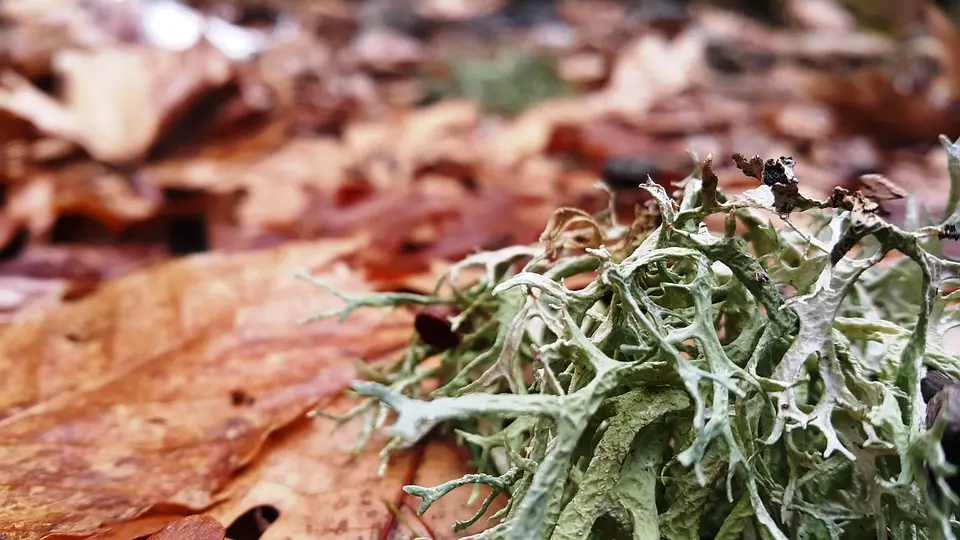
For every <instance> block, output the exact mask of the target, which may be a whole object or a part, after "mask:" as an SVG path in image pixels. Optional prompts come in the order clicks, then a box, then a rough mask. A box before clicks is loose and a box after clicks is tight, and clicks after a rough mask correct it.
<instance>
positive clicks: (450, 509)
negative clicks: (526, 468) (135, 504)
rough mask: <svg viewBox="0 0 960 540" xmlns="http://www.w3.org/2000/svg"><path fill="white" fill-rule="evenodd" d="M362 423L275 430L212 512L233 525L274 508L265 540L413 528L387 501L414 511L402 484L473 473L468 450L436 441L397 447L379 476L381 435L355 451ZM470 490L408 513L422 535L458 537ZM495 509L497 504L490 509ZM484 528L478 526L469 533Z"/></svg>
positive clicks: (328, 539) (373, 534) (344, 402)
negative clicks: (257, 510) (252, 513)
mask: <svg viewBox="0 0 960 540" xmlns="http://www.w3.org/2000/svg"><path fill="white" fill-rule="evenodd" d="M355 404H356V401H353V400H348V399H338V400H337V401H336V402H335V403H334V404H332V405H331V406H329V407H326V408H325V410H326V411H327V412H331V413H333V412H341V413H342V412H345V411H346V410H348V409H349V407H350V406H352V405H355ZM360 422H361V421H360V420H359V419H358V420H355V421H352V422H348V423H347V424H345V425H343V426H341V427H340V428H339V429H337V430H336V431H333V432H331V430H332V429H333V427H334V425H335V424H334V422H333V421H332V420H327V419H320V420H317V421H316V422H308V421H301V422H298V423H297V424H294V425H292V426H291V427H290V428H288V429H286V430H284V431H283V432H281V433H279V434H277V436H275V437H273V438H272V439H271V440H270V441H269V442H268V443H267V445H266V446H265V447H264V449H263V451H262V452H261V455H260V457H258V459H257V460H256V461H255V462H253V463H252V464H251V466H250V467H249V468H248V469H247V470H246V471H244V472H243V473H242V474H241V475H239V476H238V477H237V478H236V479H235V480H234V481H232V482H231V483H230V485H228V486H227V487H226V488H225V489H224V491H223V496H224V497H225V498H226V502H224V503H223V504H221V505H220V506H217V507H216V508H214V509H213V510H211V512H210V513H211V515H213V516H214V517H216V518H217V519H219V520H220V522H221V523H224V524H229V523H233V522H234V521H235V520H236V519H237V518H238V517H239V516H241V515H242V514H244V513H246V512H247V511H248V510H249V509H251V508H255V507H259V506H265V505H266V506H270V507H273V508H275V509H276V510H277V511H278V513H279V517H278V518H277V519H276V521H274V522H273V523H272V524H271V525H270V526H269V527H268V528H267V530H266V531H265V532H264V534H263V536H262V537H261V540H280V539H284V538H311V539H316V540H334V539H339V538H357V539H370V540H374V539H379V538H390V537H391V536H390V535H391V534H395V532H396V533H401V534H402V533H408V532H409V531H408V530H407V529H406V527H405V526H404V525H403V524H401V523H399V520H398V519H396V518H395V516H394V513H393V511H392V510H391V508H390V507H391V506H393V507H394V508H400V509H401V510H403V508H404V507H406V508H410V509H414V510H415V509H416V508H418V507H419V506H420V504H419V500H418V499H414V498H412V497H410V496H409V495H406V494H405V493H404V492H403V491H401V488H402V487H403V486H404V485H408V484H419V485H434V484H439V483H442V482H445V481H447V480H450V479H451V478H457V477H458V476H460V475H462V474H465V473H467V472H470V471H469V470H468V469H467V467H466V466H465V464H466V463H467V462H468V459H469V457H468V456H467V455H465V452H464V449H462V448H457V447H456V446H454V445H453V444H451V443H449V442H444V441H433V442H430V443H427V444H426V445H425V446H418V447H415V448H413V449H411V450H408V451H404V452H401V453H398V454H395V455H394V456H393V458H392V459H391V461H390V465H389V467H388V468H387V469H386V474H385V475H384V476H383V477H378V476H377V469H378V467H379V464H380V457H379V455H378V452H379V448H380V447H381V445H382V444H383V443H384V440H383V437H381V436H377V437H375V438H374V439H373V440H372V441H371V442H370V444H369V445H368V446H367V447H366V448H365V449H364V450H362V451H361V452H359V453H357V454H356V455H353V454H351V451H350V450H351V447H352V446H353V445H354V444H355V443H356V442H357V440H358V437H359V435H360V429H361V424H360ZM469 494H470V488H469V487H465V488H461V489H460V490H458V491H456V492H453V493H451V494H450V495H449V496H448V497H444V498H443V499H441V500H440V501H439V502H438V503H437V504H436V505H434V507H432V508H431V509H430V510H429V511H428V512H427V514H425V515H424V516H423V517H422V518H419V519H418V518H416V517H415V516H414V515H413V514H412V512H404V514H405V516H406V518H407V521H408V522H410V523H411V525H412V526H413V527H414V528H415V529H417V530H418V532H420V533H421V534H424V533H426V535H428V537H429V538H432V539H434V540H446V539H450V540H453V539H454V538H457V537H458V536H459V535H457V534H454V533H453V532H451V531H450V526H451V525H452V524H453V521H454V519H466V518H467V517H469V515H470V514H471V513H472V512H473V511H475V510H476V508H478V505H479V502H480V501H477V503H476V504H475V505H473V506H468V505H466V498H467V497H468V496H469ZM485 494H486V492H484V495H485ZM481 500H482V499H481ZM496 510H497V504H494V505H493V508H491V510H490V513H491V514H492V513H493V512H495V511H496ZM481 525H482V522H481ZM479 530H481V529H480V528H478V527H474V528H473V529H472V532H478V531H479Z"/></svg>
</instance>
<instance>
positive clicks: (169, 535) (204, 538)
mask: <svg viewBox="0 0 960 540" xmlns="http://www.w3.org/2000/svg"><path fill="white" fill-rule="evenodd" d="M223 535H224V530H223V526H222V525H220V523H219V522H218V521H217V520H215V519H213V518H212V517H210V516H205V515H198V516H188V517H185V518H183V519H181V520H179V521H176V522H174V523H171V524H169V525H167V526H166V527H164V528H163V529H160V530H159V531H157V532H155V533H153V534H151V535H150V538H148V539H147V540H223Z"/></svg>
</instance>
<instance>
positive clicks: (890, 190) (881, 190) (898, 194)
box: [858, 174, 908, 201]
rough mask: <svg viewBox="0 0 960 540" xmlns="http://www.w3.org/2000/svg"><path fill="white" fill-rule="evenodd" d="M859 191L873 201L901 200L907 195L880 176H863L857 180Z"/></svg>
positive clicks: (887, 179)
mask: <svg viewBox="0 0 960 540" xmlns="http://www.w3.org/2000/svg"><path fill="white" fill-rule="evenodd" d="M858 180H859V181H860V191H861V192H862V193H863V194H864V195H866V196H867V197H870V198H871V199H873V200H875V201H889V200H894V199H903V198H904V197H906V196H907V195H908V193H907V192H906V191H905V190H904V189H903V188H901V187H900V186H898V185H897V184H894V183H893V181H891V180H890V179H889V178H887V177H886V176H883V175H882V174H864V175H861V176H860V178H859V179H858Z"/></svg>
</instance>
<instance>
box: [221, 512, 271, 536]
mask: <svg viewBox="0 0 960 540" xmlns="http://www.w3.org/2000/svg"><path fill="white" fill-rule="evenodd" d="M279 517H280V511H279V510H277V509H276V508H275V507H273V506H270V505H261V506H255V507H253V508H251V509H250V510H247V511H246V512H244V513H243V514H242V515H241V516H240V517H238V518H237V519H236V520H234V522H233V523H231V524H230V526H229V527H227V534H226V537H227V538H230V539H231V540H259V538H260V537H261V536H263V533H264V531H266V530H267V528H268V527H270V525H271V524H272V523H273V522H274V521H276V520H277V518H279Z"/></svg>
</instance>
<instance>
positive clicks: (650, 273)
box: [321, 138, 960, 540]
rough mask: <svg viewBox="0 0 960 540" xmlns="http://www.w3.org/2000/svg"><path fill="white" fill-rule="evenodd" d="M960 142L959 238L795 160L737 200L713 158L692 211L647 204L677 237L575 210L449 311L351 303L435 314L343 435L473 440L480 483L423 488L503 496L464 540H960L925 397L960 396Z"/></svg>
mask: <svg viewBox="0 0 960 540" xmlns="http://www.w3.org/2000/svg"><path fill="white" fill-rule="evenodd" d="M942 142H943V144H944V146H945V148H946V149H947V151H948V155H949V166H950V171H951V178H952V186H951V191H950V199H949V205H948V208H947V212H946V218H944V219H943V220H942V221H941V222H940V223H937V224H932V225H928V224H923V223H920V221H921V219H922V218H921V217H920V216H921V212H920V211H919V210H917V209H914V211H910V212H908V218H907V223H906V224H904V226H902V227H900V226H895V225H893V224H890V223H887V222H885V221H884V220H883V219H882V218H881V217H880V216H879V209H880V208H879V205H878V202H877V201H876V200H873V199H870V198H868V197H867V196H866V195H864V194H863V193H860V192H851V191H847V190H843V189H840V188H837V189H836V190H835V191H834V193H833V194H832V196H830V197H829V198H827V199H826V200H822V201H819V200H813V199H808V198H806V197H804V196H803V195H801V194H800V193H799V191H798V185H799V184H798V176H797V175H796V174H795V172H794V164H793V160H792V159H790V158H779V159H771V160H766V161H764V160H762V159H760V158H758V157H757V158H753V159H745V158H743V157H742V156H739V155H737V156H734V159H735V160H736V162H737V165H738V167H739V168H740V169H741V170H742V171H743V172H744V173H745V174H747V175H748V176H753V177H756V178H757V179H758V180H760V181H761V182H762V183H763V185H761V186H759V187H757V188H755V189H752V190H750V191H748V192H746V193H744V194H743V195H741V196H737V197H732V196H731V197H727V196H724V194H723V193H722V191H721V190H720V189H718V186H717V177H716V176H715V175H714V174H713V172H712V168H711V165H712V161H711V160H712V158H711V157H708V158H707V159H706V160H704V161H703V162H702V163H701V166H700V167H699V171H698V174H696V175H693V176H691V177H690V178H688V179H686V180H685V181H684V182H683V184H682V185H681V186H680V187H681V188H682V193H680V194H678V198H679V203H678V202H677V200H676V199H675V198H673V197H671V195H670V194H669V193H668V192H667V191H666V190H664V189H663V188H662V187H661V186H659V185H657V184H654V183H652V182H648V183H646V184H645V185H643V186H641V187H642V188H643V189H645V190H647V191H649V192H650V193H651V194H652V195H653V198H654V200H655V201H656V205H657V207H658V208H659V221H658V222H652V220H651V219H650V217H651V216H650V215H648V214H647V213H643V212H641V214H640V216H639V217H638V219H637V220H636V222H635V223H634V224H633V225H631V226H622V225H620V224H618V223H617V221H616V218H615V216H614V215H613V213H612V212H607V213H605V214H603V215H599V216H591V215H588V214H586V213H583V212H580V211H577V210H573V209H561V210H558V212H557V213H556V214H555V216H554V218H553V219H552V220H551V221H550V223H549V224H548V227H547V230H546V231H545V232H544V235H543V237H542V238H541V245H537V246H519V247H513V248H509V249H503V250H500V251H495V252H484V253H478V254H475V255H473V256H471V257H469V258H467V259H466V260H464V261H462V262H460V263H459V264H457V265H455V266H453V267H452V269H451V271H450V274H449V279H447V280H446V281H445V282H444V283H443V284H442V285H443V286H442V287H438V289H437V291H436V294H435V295H434V296H418V295H413V294H379V295H373V296H363V297H354V296H349V295H343V294H340V296H341V298H342V299H343V300H345V301H346V302H347V306H346V307H345V308H344V309H343V310H339V311H337V312H336V313H328V314H324V315H321V317H326V316H333V315H339V316H342V317H346V316H347V315H349V313H350V312H351V311H353V310H354V309H356V308H359V307H364V306H382V307H387V306H402V305H433V306H435V307H431V308H430V311H427V312H424V314H421V317H426V318H428V320H423V321H421V323H420V324H418V326H417V327H418V329H419V330H420V333H419V334H418V335H416V336H415V337H414V339H413V340H412V342H411V345H410V347H409V349H408V351H407V353H406V355H405V356H404V357H403V358H402V359H400V360H399V361H398V362H397V363H396V364H395V365H393V366H391V367H390V368H389V369H387V370H385V371H383V372H380V371H377V372H373V371H372V370H371V371H370V372H369V373H368V374H367V375H368V380H366V381H360V382H356V383H355V384H354V389H355V390H356V391H357V392H359V393H361V394H365V395H367V396H371V399H370V400H369V401H367V402H365V403H364V404H363V405H361V406H360V407H359V408H357V409H355V410H354V411H352V412H351V413H350V414H348V415H346V416H345V417H343V420H344V421H346V420H347V419H351V418H358V417H359V418H363V419H365V421H366V422H367V424H366V426H367V430H368V432H372V431H373V430H374V429H376V428H377V427H379V426H380V425H382V424H384V423H386V420H387V418H388V417H389V415H388V412H389V411H390V410H392V411H395V412H396V419H395V421H394V422H393V423H392V425H391V426H390V428H389V430H390V432H391V433H392V434H393V435H394V438H393V439H392V440H391V442H390V443H389V444H388V446H387V447H386V448H385V449H384V453H383V455H384V458H385V461H384V464H385V466H386V459H387V458H388V457H389V454H390V452H391V451H393V450H395V449H398V448H402V447H405V446H409V445H412V444H415V443H417V442H418V441H419V440H421V438H423V437H424V436H425V435H426V434H427V433H428V432H429V431H431V430H432V429H434V428H435V427H438V426H441V425H445V426H453V427H454V428H455V429H456V432H457V433H458V434H459V436H460V437H461V438H462V439H463V440H464V441H465V442H466V443H467V444H469V445H470V447H471V448H473V449H474V450H475V453H476V458H477V460H476V464H477V467H478V469H479V470H478V472H477V473H476V474H470V475H467V476H464V477H463V478H460V479H455V480H451V481H450V482H447V483H445V484H442V485H439V486H435V487H422V486H408V487H407V488H405V489H406V490H407V492H408V493H411V494H413V495H416V496H418V497H420V498H422V499H423V505H422V507H421V509H420V511H421V512H426V511H428V510H429V507H430V505H431V504H432V503H433V502H434V501H436V500H437V499H439V498H440V497H443V496H444V495H445V494H446V493H448V492H449V491H451V490H453V489H456V488H458V487H461V486H465V485H468V484H485V485H487V486H489V487H490V488H491V489H492V491H491V493H490V496H489V497H487V499H486V500H485V501H484V502H483V504H482V505H480V509H479V511H478V512H477V514H476V515H474V516H472V517H467V516H465V517H464V520H463V521H462V522H457V523H455V524H453V527H454V529H455V530H459V529H462V528H464V527H466V526H467V525H469V524H472V523H474V522H476V521H477V520H479V519H480V518H481V517H482V516H483V515H484V514H485V512H486V509H487V507H488V505H489V504H490V502H491V501H492V500H494V498H495V497H497V496H498V495H499V494H506V495H507V496H508V497H509V503H508V504H507V505H506V507H504V508H503V509H502V510H500V511H498V512H496V513H495V515H493V516H491V521H490V528H488V529H487V530H486V531H484V532H482V533H480V534H477V535H475V536H471V537H470V538H476V539H479V538H491V539H492V538H507V539H511V540H520V539H535V538H536V539H555V540H560V539H587V538H597V539H601V538H602V539H656V538H666V539H670V540H679V539H698V538H715V539H734V538H772V539H778V540H786V539H787V538H805V539H821V538H822V539H828V538H829V539H846V538H849V539H854V538H856V539H860V538H880V539H883V538H894V539H907V538H911V539H913V538H955V535H956V532H957V530H960V523H958V522H957V521H956V520H955V519H954V518H953V509H954V508H955V505H956V503H957V502H958V498H957V496H956V495H955V494H954V493H953V492H952V491H951V490H950V489H948V484H947V479H948V478H949V477H950V476H952V475H953V474H954V472H955V469H954V467H953V466H952V465H951V464H950V463H949V462H948V461H947V460H946V459H945V455H944V451H943V448H942V447H941V445H940V444H939V442H940V440H941V438H942V437H943V435H944V433H945V432H946V433H952V432H953V431H955V430H954V429H953V428H952V424H951V422H955V421H960V419H951V418H949V416H951V415H950V414H942V413H943V412H944V411H946V412H948V413H949V411H951V410H954V409H952V408H951V406H950V404H949V400H950V392H948V391H946V390H943V391H941V392H940V393H939V394H937V398H936V399H935V400H931V404H933V403H936V404H937V405H936V406H937V407H938V408H939V409H938V410H939V411H941V414H940V415H939V416H937V415H936V414H934V415H933V417H932V418H931V419H930V420H931V421H930V422H927V412H926V410H925V409H926V407H925V405H924V401H925V400H924V396H923V395H922V393H921V379H922V378H923V377H924V376H925V373H927V371H928V370H931V369H933V370H936V371H937V372H939V373H940V375H938V377H939V378H940V379H943V377H942V375H946V376H948V377H952V378H954V379H956V378H960V358H957V357H956V356H953V355H951V354H948V353H947V352H946V351H945V350H944V348H943V346H942V343H941V336H942V335H943V333H944V332H945V331H946V330H948V329H950V328H952V327H954V326H957V325H958V324H960V311H958V310H957V309H956V308H955V305H954V304H955V300H956V299H957V298H958V295H960V293H958V292H953V289H956V287H955V285H954V284H955V283H957V280H958V276H960V263H958V262H954V261H952V260H950V259H948V258H947V257H946V256H945V255H944V254H943V252H942V250H941V243H942V242H945V241H952V240H954V239H956V238H957V223H958V221H960V141H958V142H956V143H951V142H950V141H949V140H947V139H946V138H942ZM799 181H801V182H802V178H801V179H799ZM881 198H882V197H881ZM711 214H722V215H724V216H725V227H724V230H723V231H717V232H713V231H710V230H708V229H707V226H706V225H705V223H704V219H705V218H706V217H707V216H709V215H711ZM773 216H776V218H777V219H776V220H772V219H771V217H773ZM473 266H478V267H480V268H482V270H483V271H482V272H479V273H478V274H479V276H480V277H478V278H477V279H475V280H474V281H472V282H470V283H469V284H464V283H462V282H461V279H460V276H461V274H463V270H464V269H465V268H467V267H473ZM574 280H577V282H579V283H581V284H583V283H588V284H586V286H582V287H576V286H574V285H573V284H574ZM338 294H339V293H338ZM441 308H443V309H441ZM434 379H439V380H440V381H441V383H442V384H441V385H440V387H439V388H437V389H435V390H432V391H430V392H428V390H427V386H426V385H425V384H422V383H425V382H426V381H428V380H434ZM942 387H946V388H947V389H948V390H949V389H950V388H952V387H951V386H950V384H949V383H944V381H943V380H940V384H939V386H938V387H936V388H933V391H936V390H937V389H938V388H942ZM929 388H930V384H929V381H927V384H926V385H925V390H924V392H923V394H928V393H929V392H930V390H929ZM926 397H927V398H929V397H930V396H926Z"/></svg>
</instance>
